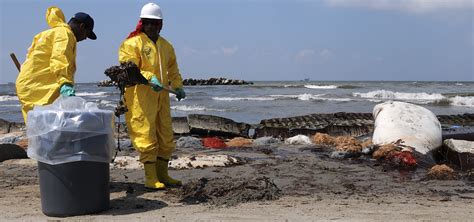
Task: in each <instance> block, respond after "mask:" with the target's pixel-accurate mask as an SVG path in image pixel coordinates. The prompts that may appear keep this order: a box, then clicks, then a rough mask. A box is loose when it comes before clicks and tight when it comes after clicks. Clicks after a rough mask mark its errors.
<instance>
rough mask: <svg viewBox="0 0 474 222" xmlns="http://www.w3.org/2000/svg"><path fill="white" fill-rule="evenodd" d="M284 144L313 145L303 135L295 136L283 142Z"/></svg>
mask: <svg viewBox="0 0 474 222" xmlns="http://www.w3.org/2000/svg"><path fill="white" fill-rule="evenodd" d="M285 144H289V145H310V144H313V142H312V141H311V139H309V137H307V136H305V135H296V136H294V137H290V138H288V139H286V140H285Z"/></svg>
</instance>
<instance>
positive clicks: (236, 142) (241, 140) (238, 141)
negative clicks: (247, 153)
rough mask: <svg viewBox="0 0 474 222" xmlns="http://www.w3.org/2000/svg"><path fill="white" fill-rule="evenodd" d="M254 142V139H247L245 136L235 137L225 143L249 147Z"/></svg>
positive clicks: (231, 145)
mask: <svg viewBox="0 0 474 222" xmlns="http://www.w3.org/2000/svg"><path fill="white" fill-rule="evenodd" d="M252 143H253V140H252V139H247V138H243V137H235V138H233V139H231V140H229V141H228V142H225V144H226V145H227V146H229V147H249V146H251V145H252Z"/></svg>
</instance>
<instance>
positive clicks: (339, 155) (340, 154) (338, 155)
mask: <svg viewBox="0 0 474 222" xmlns="http://www.w3.org/2000/svg"><path fill="white" fill-rule="evenodd" d="M360 154H361V153H360V152H348V151H338V150H336V151H333V152H331V154H330V155H329V157H330V158H332V159H346V158H354V157H359V156H360Z"/></svg>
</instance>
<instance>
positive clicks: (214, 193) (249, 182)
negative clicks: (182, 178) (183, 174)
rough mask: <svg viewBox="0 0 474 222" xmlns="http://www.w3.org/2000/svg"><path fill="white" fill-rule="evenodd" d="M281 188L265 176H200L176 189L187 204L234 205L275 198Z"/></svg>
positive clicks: (277, 196)
mask: <svg viewBox="0 0 474 222" xmlns="http://www.w3.org/2000/svg"><path fill="white" fill-rule="evenodd" d="M280 192H281V190H280V189H279V188H278V187H277V186H276V184H275V183H274V182H273V180H271V179H270V178H267V177H258V178H255V179H247V178H231V177H223V178H212V179H207V178H201V179H199V180H197V181H191V182H189V183H186V184H185V185H183V187H182V188H181V189H179V190H177V194H178V195H179V196H181V201H182V202H184V203H187V204H199V203H209V204H211V205H217V206H220V205H226V206H235V205H238V204H239V203H245V202H250V201H260V200H276V199H278V198H279V197H280Z"/></svg>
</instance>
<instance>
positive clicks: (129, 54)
mask: <svg viewBox="0 0 474 222" xmlns="http://www.w3.org/2000/svg"><path fill="white" fill-rule="evenodd" d="M119 61H120V62H128V61H131V62H134V63H135V64H137V65H138V67H139V68H140V70H141V74H142V75H143V76H144V77H145V78H146V79H148V80H150V79H151V77H152V76H156V78H158V80H159V81H160V82H161V83H162V84H163V86H168V85H169V84H170V83H171V87H172V88H173V89H176V88H182V87H183V80H182V78H181V75H180V74H179V69H178V64H177V62H176V55H175V53H174V49H173V46H172V45H171V44H170V43H169V42H168V41H167V40H166V39H164V38H163V37H159V39H158V40H157V42H156V43H154V42H153V41H152V40H150V39H149V38H148V36H147V35H146V34H144V33H140V34H139V35H137V36H134V37H132V38H129V39H127V40H125V41H124V42H123V43H122V45H121V46H120V49H119ZM124 97H125V104H126V105H127V108H128V112H126V113H125V119H126V122H127V127H128V132H129V134H130V139H131V141H132V144H133V146H134V147H135V149H136V150H137V151H138V152H140V162H142V163H145V162H156V159H157V157H160V158H163V159H169V158H170V157H171V154H172V153H173V151H174V149H175V147H176V145H175V143H174V140H173V128H172V125H171V113H170V98H169V93H168V92H167V91H165V90H161V91H160V92H155V91H153V89H152V88H151V87H150V86H148V85H136V86H132V87H128V88H126V89H125V96H124Z"/></svg>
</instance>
